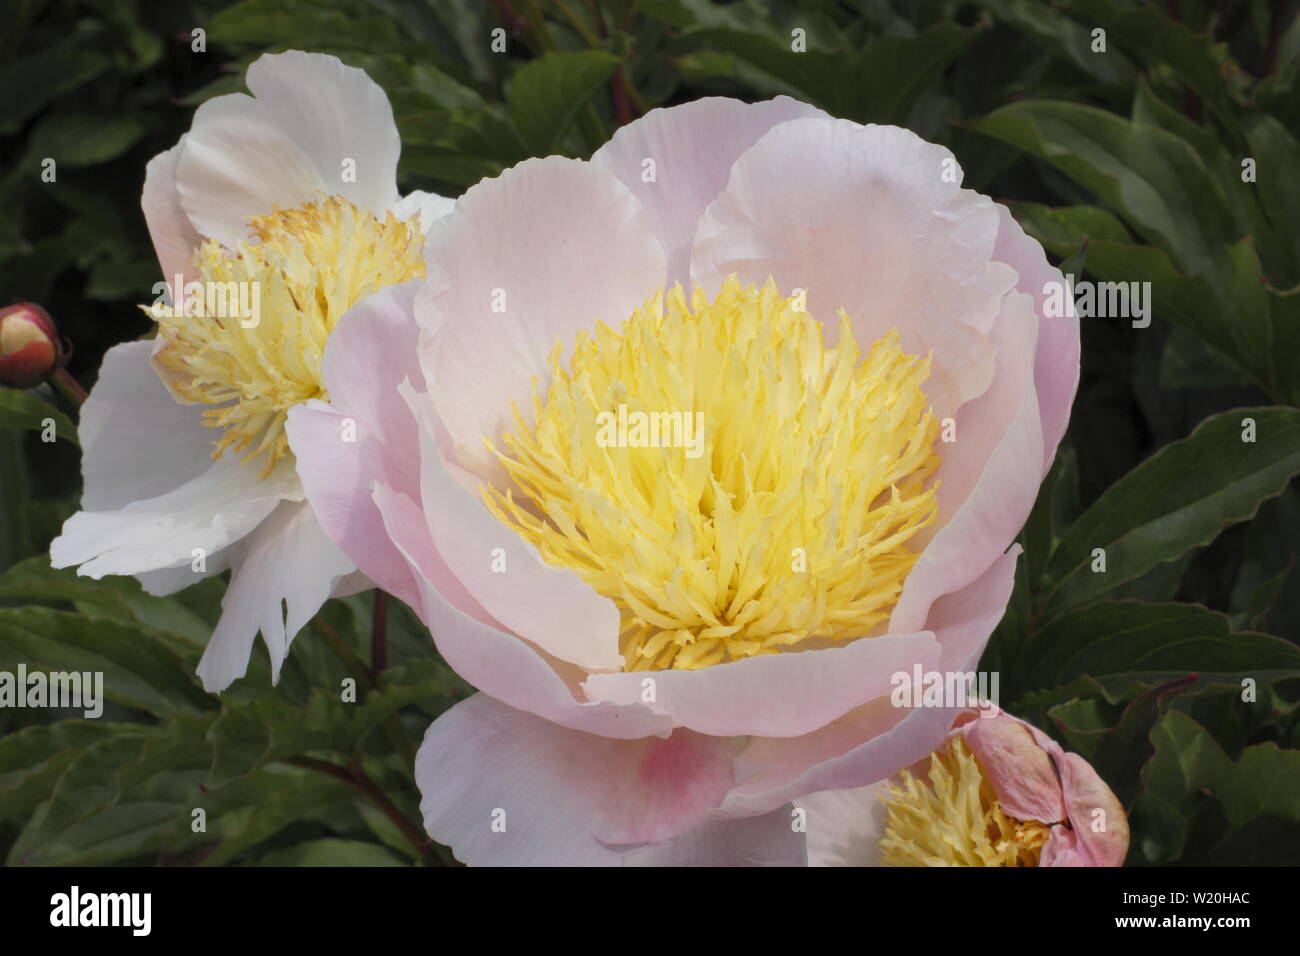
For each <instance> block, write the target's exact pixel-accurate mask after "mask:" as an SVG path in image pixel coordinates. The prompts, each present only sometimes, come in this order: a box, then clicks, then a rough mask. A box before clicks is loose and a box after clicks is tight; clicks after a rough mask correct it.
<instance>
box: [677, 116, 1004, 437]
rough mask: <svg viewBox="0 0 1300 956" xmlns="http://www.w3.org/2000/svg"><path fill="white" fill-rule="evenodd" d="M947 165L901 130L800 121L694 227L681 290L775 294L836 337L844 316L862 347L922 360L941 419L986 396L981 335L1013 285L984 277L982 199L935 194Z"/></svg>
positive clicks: (988, 366)
mask: <svg viewBox="0 0 1300 956" xmlns="http://www.w3.org/2000/svg"><path fill="white" fill-rule="evenodd" d="M945 160H947V161H952V156H951V154H950V153H949V152H948V151H947V150H946V149H944V148H943V147H941V146H935V145H933V144H930V143H926V142H924V141H923V140H921V139H920V138H919V137H917V136H916V135H915V134H913V133H911V132H908V131H907V130H903V129H899V128H897V127H891V126H859V125H858V124H856V123H852V122H849V121H847V120H833V119H800V120H792V121H790V122H787V123H782V124H781V125H779V126H776V127H774V128H773V129H772V130H770V131H769V132H768V133H767V134H766V135H765V136H763V138H762V139H760V140H759V141H758V142H757V143H756V144H755V145H754V146H752V147H751V148H750V149H749V150H748V151H747V152H745V153H744V154H743V155H742V156H741V157H740V158H739V159H738V160H737V161H736V164H735V166H734V167H733V168H732V173H731V179H730V181H729V182H728V184H727V188H726V190H725V191H724V192H723V193H722V194H721V195H720V196H719V197H718V198H717V199H716V200H714V201H713V203H712V204H711V205H710V206H709V208H708V209H707V210H706V211H705V213H704V216H703V218H702V219H701V220H700V226H699V231H698V233H697V235H696V238H695V246H694V251H693V253H692V258H691V277H692V279H693V281H694V282H695V283H697V284H699V285H701V286H703V287H704V288H705V289H706V290H707V291H709V292H713V291H714V290H716V289H717V288H718V286H719V285H720V284H721V282H722V280H723V278H724V277H725V276H727V275H728V274H730V273H735V274H736V275H738V276H739V278H740V279H741V281H742V282H744V283H746V284H749V283H753V284H757V285H761V284H762V283H763V282H764V281H765V280H766V279H767V278H768V276H772V277H773V278H775V280H776V282H777V285H778V286H779V287H780V288H781V290H782V292H783V293H784V294H786V295H789V294H791V293H792V292H793V290H794V289H796V288H800V289H805V290H806V291H807V307H808V310H809V312H811V313H812V315H813V316H814V317H815V318H817V319H819V320H820V321H821V322H822V323H823V325H824V326H825V328H826V331H827V337H828V339H830V340H832V341H833V340H834V339H835V338H836V337H837V328H836V318H835V316H836V313H837V311H838V310H839V309H844V310H846V311H847V312H848V314H849V316H850V317H851V318H852V320H853V323H854V332H855V335H856V336H857V338H858V340H859V342H860V343H862V344H863V345H864V346H866V345H869V344H870V343H872V342H875V341H876V340H877V339H879V338H880V337H881V336H883V335H884V334H885V332H886V331H888V330H889V329H890V328H894V327H896V328H898V330H899V332H900V334H901V336H902V344H903V346H904V348H906V349H907V351H909V352H912V353H915V354H919V355H926V354H928V353H930V352H933V354H934V368H933V374H932V378H931V381H930V382H929V383H927V386H926V390H927V393H929V394H930V397H931V401H932V403H933V404H934V406H935V408H936V410H937V412H938V413H939V414H940V416H941V417H942V416H946V415H948V414H950V413H951V412H952V411H953V410H954V409H956V408H957V407H959V406H960V405H961V403H963V402H965V401H967V400H968V399H971V398H973V397H975V396H977V395H979V394H981V393H982V392H984V390H985V389H986V388H987V387H988V384H989V380H990V377H991V375H992V371H993V349H992V347H991V346H990V345H989V343H988V342H987V341H986V333H987V331H988V329H989V328H990V327H991V325H992V324H993V320H994V319H995V317H996V316H997V315H998V313H999V312H1000V311H1001V300H1002V296H1003V295H1004V294H1005V293H1006V291H1007V290H1008V289H1010V288H1011V286H1012V284H1013V283H1014V281H1015V275H1014V273H1013V272H1012V271H1011V270H1010V269H1009V268H1007V267H1005V266H1001V265H997V266H996V267H995V268H994V267H990V257H991V255H992V252H993V243H994V238H995V236H996V234H997V228H998V217H997V212H996V210H995V207H994V204H993V202H992V200H989V199H988V198H986V197H983V196H979V195H977V194H975V193H973V192H971V191H969V190H963V189H961V188H960V187H959V185H958V181H959V180H960V170H958V169H957V167H956V166H955V163H954V165H953V167H952V169H953V170H954V173H953V177H952V178H954V179H955V180H957V181H952V182H945V181H944V176H943V170H944V162H945Z"/></svg>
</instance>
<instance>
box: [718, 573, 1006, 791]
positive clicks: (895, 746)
mask: <svg viewBox="0 0 1300 956" xmlns="http://www.w3.org/2000/svg"><path fill="white" fill-rule="evenodd" d="M1019 553H1020V549H1019V547H1013V548H1012V549H1011V550H1010V551H1008V552H1007V553H1006V554H1005V555H1003V556H1002V557H1001V558H999V559H998V560H997V561H996V562H995V563H994V564H993V566H992V567H991V568H989V570H988V571H986V572H985V573H984V574H983V575H982V576H981V577H980V578H979V579H978V580H976V581H974V582H972V583H971V584H970V585H968V586H967V587H966V588H964V589H963V590H961V591H959V592H957V593H955V594H948V595H945V596H944V597H942V598H941V599H939V600H938V601H936V602H935V604H934V607H933V609H932V610H931V616H930V621H929V622H928V623H929V624H930V626H931V628H932V630H933V632H934V634H935V636H936V638H937V639H938V641H939V646H940V648H941V649H942V652H941V657H940V659H939V661H938V663H937V664H936V665H935V666H934V668H933V669H935V670H939V671H956V670H960V671H969V670H971V669H973V668H974V667H975V666H976V662H977V661H978V659H979V655H980V653H981V652H982V651H983V648H984V644H985V642H986V641H987V640H988V636H989V634H990V633H992V631H993V628H994V627H995V626H996V625H997V622H998V621H999V620H1000V619H1001V617H1002V613H1003V611H1004V610H1005V609H1006V604H1007V601H1008V599H1009V598H1010V597H1011V589H1012V585H1013V584H1014V582H1015V577H1014V574H1015V566H1016V558H1017V556H1018V555H1019ZM955 717H956V710H955V709H953V708H946V707H918V708H906V709H904V708H895V707H893V706H892V705H891V703H890V701H889V700H888V698H880V699H877V700H874V701H872V702H871V703H869V704H867V705H865V706H863V707H860V708H858V709H857V710H855V711H853V712H851V713H849V714H846V715H845V716H844V717H841V718H840V719H839V720H837V721H834V722H832V723H830V724H828V725H826V726H825V727H823V728H821V729H820V730H817V731H814V732H813V733H810V734H806V735H804V736H802V737H794V738H774V737H761V738H754V740H753V741H751V743H750V746H749V747H748V748H747V749H746V750H745V752H744V753H742V754H741V755H740V757H739V758H737V768H738V775H737V779H738V781H739V782H738V783H737V785H736V787H734V788H733V789H732V790H731V792H730V793H728V794H727V799H726V800H725V801H724V802H723V805H722V809H723V811H724V812H726V813H731V814H736V815H744V814H747V813H762V812H766V811H768V810H771V809H773V808H774V807H777V806H780V805H781V804H783V803H785V802H786V801H789V800H794V799H798V798H799V797H802V796H804V795H806V794H809V793H815V792H817V791H819V790H844V789H855V788H858V787H864V786H867V785H869V784H872V783H875V782H877V781H879V780H883V779H885V778H886V777H888V776H890V775H891V774H893V773H895V772H896V771H897V770H898V769H899V768H900V767H907V766H910V765H911V764H913V763H915V762H916V761H918V760H920V759H922V758H923V757H926V756H927V755H928V754H929V753H930V752H931V751H932V750H934V748H935V747H937V746H938V745H939V744H940V743H941V742H942V741H943V739H944V737H945V736H946V734H947V732H948V730H949V729H950V728H951V727H952V724H953V720H954V718H955Z"/></svg>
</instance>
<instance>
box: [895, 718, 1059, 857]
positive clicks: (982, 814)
mask: <svg viewBox="0 0 1300 956" xmlns="http://www.w3.org/2000/svg"><path fill="white" fill-rule="evenodd" d="M884 801H885V805H886V807H887V808H888V814H889V822H888V826H887V827H886V829H885V835H884V837H883V838H882V839H881V841H880V846H881V849H882V851H883V853H882V855H881V862H882V864H883V865H884V866H1037V865H1038V857H1039V855H1040V854H1041V853H1042V850H1043V845H1044V844H1045V843H1046V842H1047V837H1048V835H1049V834H1050V832H1051V828H1050V827H1049V826H1048V825H1047V824H1045V823H1039V822H1038V821H1036V820H1029V821H1022V820H1016V819H1014V818H1013V817H1009V816H1007V814H1006V813H1005V812H1003V810H1002V806H1001V804H999V803H998V799H997V794H996V792H995V791H994V789H993V785H992V784H991V783H990V782H989V781H988V778H986V777H985V776H984V774H983V772H982V771H981V770H980V767H979V763H978V762H977V761H976V760H975V755H974V754H972V753H971V752H970V749H969V748H968V747H967V746H966V743H965V741H963V740H962V739H961V738H960V737H956V738H954V739H953V740H952V742H951V743H950V744H948V745H947V746H945V747H941V748H940V749H939V750H936V751H935V752H934V753H933V754H932V755H931V756H930V773H929V777H928V779H926V780H918V779H917V778H916V777H915V776H914V775H913V774H912V773H911V772H910V771H907V770H904V771H903V772H902V773H901V774H900V775H899V782H898V783H897V784H896V785H894V786H893V787H891V788H890V792H889V795H888V796H887V797H885V798H884Z"/></svg>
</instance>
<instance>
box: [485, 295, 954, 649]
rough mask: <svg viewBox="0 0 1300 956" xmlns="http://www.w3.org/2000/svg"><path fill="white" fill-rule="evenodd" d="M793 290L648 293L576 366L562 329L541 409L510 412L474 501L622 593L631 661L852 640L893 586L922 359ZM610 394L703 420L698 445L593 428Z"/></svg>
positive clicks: (579, 354) (599, 586) (931, 422)
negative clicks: (620, 437) (491, 481)
mask: <svg viewBox="0 0 1300 956" xmlns="http://www.w3.org/2000/svg"><path fill="white" fill-rule="evenodd" d="M800 303H801V299H798V298H782V297H781V295H780V294H779V293H778V292H777V289H776V285H775V284H774V283H773V282H772V281H771V280H768V283H767V284H766V286H765V287H764V288H763V289H761V290H759V289H756V288H753V287H751V288H748V289H745V288H742V287H741V285H740V284H739V283H738V282H736V281H735V279H734V278H733V279H729V280H728V281H727V282H726V283H725V284H724V285H723V288H722V289H721V291H720V292H719V293H718V295H717V297H716V298H715V299H714V301H713V302H709V301H707V300H706V298H705V296H704V294H703V293H702V292H701V291H699V290H696V292H695V293H694V295H693V296H692V298H691V300H690V301H689V302H688V301H687V300H686V297H685V295H684V294H683V293H682V291H681V289H680V288H675V289H673V290H672V291H671V292H669V293H667V295H664V294H662V293H656V294H655V295H653V296H652V297H651V298H650V299H649V300H648V301H647V303H646V304H645V306H644V307H643V308H641V309H638V310H637V311H635V312H634V313H633V314H632V316H631V318H629V319H628V320H627V321H626V322H624V323H623V325H622V328H621V330H620V331H614V330H613V329H611V328H609V327H607V326H605V325H603V324H597V326H596V328H595V330H594V332H593V333H592V334H590V335H589V334H587V333H585V332H584V333H579V335H578V337H577V341H576V344H575V346H574V352H573V356H572V359H571V361H570V363H569V368H568V369H567V370H566V369H565V368H563V367H562V366H561V362H560V358H561V353H562V351H563V346H564V343H562V342H561V343H557V345H556V347H555V349H554V350H553V352H552V353H551V356H550V366H551V384H550V387H549V390H548V392H547V394H546V397H545V399H543V398H542V397H541V396H540V395H538V394H534V396H533V408H532V411H533V415H532V419H533V422H535V424H532V425H530V424H529V423H528V422H527V421H526V420H525V419H524V417H523V416H522V415H521V414H520V412H519V409H518V408H516V409H515V410H514V412H515V422H516V426H517V429H516V431H515V432H514V433H513V434H508V435H505V436H503V438H502V443H503V445H504V446H505V447H504V450H500V451H497V455H498V457H499V460H500V461H501V463H502V464H503V466H504V468H505V470H506V471H507V472H508V474H509V477H510V479H511V480H512V482H513V484H514V488H509V489H506V490H505V491H504V493H503V492H502V491H501V490H499V489H494V488H485V489H484V499H485V501H486V502H487V504H488V507H489V508H491V509H492V510H493V512H494V513H495V514H496V516H497V517H498V518H500V519H501V520H502V521H504V522H505V523H506V524H508V525H509V526H510V527H512V528H514V529H515V530H516V531H518V532H519V534H521V535H522V536H523V537H524V538H525V539H526V540H528V541H529V542H531V543H532V544H533V545H535V546H536V547H537V548H538V549H539V551H540V553H541V555H542V557H543V558H544V559H545V560H546V561H547V562H548V563H549V564H551V565H554V566H557V567H564V568H570V569H572V570H573V571H575V572H576V573H577V574H579V575H580V576H581V577H582V578H583V579H584V580H585V581H586V582H587V583H588V584H590V585H591V587H592V588H593V589H595V590H596V591H597V592H598V593H600V594H602V595H605V596H606V597H609V598H610V599H611V600H613V601H614V602H615V603H616V604H617V605H618V607H619V608H620V610H621V611H622V634H621V642H620V650H621V652H622V654H623V658H624V663H625V667H626V669H628V670H649V669H655V670H658V669H664V668H669V667H675V668H696V667H704V666H707V665H710V664H716V663H719V662H722V661H728V660H735V659H739V658H744V657H748V656H751V655H754V654H768V653H773V652H776V651H780V650H783V649H786V648H789V647H791V646H792V645H795V644H798V643H799V642H801V641H805V640H808V639H810V638H823V639H827V640H830V641H843V640H849V639H852V638H856V637H862V636H864V635H867V634H868V633H869V632H871V631H872V629H873V628H875V627H876V626H877V625H879V624H880V623H881V622H883V621H885V620H886V619H887V618H888V616H889V613H890V610H891V609H892V607H893V605H894V603H895V602H896V601H897V599H898V595H899V592H900V591H901V590H902V585H903V580H904V578H906V576H907V574H908V572H909V571H910V570H911V568H912V565H913V563H914V562H915V560H916V554H914V553H912V552H911V551H909V550H908V548H907V547H906V544H907V541H908V540H909V539H910V538H911V537H912V536H913V535H915V534H916V532H917V531H918V530H920V529H921V528H922V527H924V526H925V525H927V524H928V523H929V522H930V521H932V520H933V518H934V515H935V511H936V508H937V505H936V501H935V494H934V488H932V487H927V482H928V479H930V478H931V476H932V475H933V472H934V470H935V468H937V467H938V463H939V459H938V457H937V456H936V455H935V454H934V451H933V444H934V439H935V437H936V435H937V431H938V425H937V423H936V421H935V419H934V416H933V414H932V413H931V411H930V408H929V403H928V402H927V400H926V396H925V393H924V391H923V390H922V388H921V384H922V382H924V380H925V379H926V378H927V376H928V375H929V367H930V363H929V360H928V359H926V360H920V359H918V358H917V357H916V356H912V355H907V354H905V353H904V352H903V350H902V348H901V347H900V346H899V339H898V334H897V332H896V331H892V330H891V332H890V333H889V334H887V335H886V336H885V337H884V338H883V339H882V340H881V341H879V342H877V343H876V344H875V345H874V346H872V348H871V349H870V350H869V351H868V352H867V353H866V355H865V356H863V355H862V353H861V351H860V349H859V347H858V344H857V342H856V341H855V340H854V337H853V329H852V325H851V323H850V320H849V318H848V316H847V315H845V314H844V313H843V312H841V313H840V337H839V343H838V344H837V345H836V346H835V347H833V348H827V347H826V344H825V341H824V339H823V335H822V327H821V323H819V322H817V321H815V320H814V319H813V317H812V316H810V315H808V314H807V313H806V312H804V311H803V310H802V307H801V304H800ZM620 406H624V410H625V411H626V412H627V417H629V418H630V417H632V416H633V415H635V414H636V413H644V414H646V415H649V414H653V413H658V414H671V413H674V412H677V413H681V416H682V421H685V422H691V423H694V422H695V421H697V420H698V421H699V423H700V424H701V425H702V427H703V435H702V436H700V443H699V445H697V446H696V447H695V448H694V449H693V450H692V449H691V448H689V447H662V445H663V443H662V442H661V443H659V444H660V445H661V447H646V446H645V445H646V443H645V442H635V441H630V440H629V441H626V442H623V443H622V444H621V445H620V444H618V443H610V442H609V441H607V440H605V441H602V440H600V439H601V436H602V422H604V423H605V424H608V422H609V421H610V417H611V416H613V415H614V413H615V411H616V410H618V409H619V407H620ZM696 413H700V414H698V415H697V414H696ZM605 434H607V432H605ZM625 446H632V447H625ZM492 447H493V446H492V443H491V442H489V448H492ZM494 450H495V449H494ZM519 493H522V494H519ZM805 646H806V645H805Z"/></svg>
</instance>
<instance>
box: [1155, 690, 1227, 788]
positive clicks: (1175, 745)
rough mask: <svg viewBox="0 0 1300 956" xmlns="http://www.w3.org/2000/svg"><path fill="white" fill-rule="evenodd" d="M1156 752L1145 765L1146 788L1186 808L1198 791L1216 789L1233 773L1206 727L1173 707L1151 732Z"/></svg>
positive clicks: (1225, 757)
mask: <svg viewBox="0 0 1300 956" xmlns="http://www.w3.org/2000/svg"><path fill="white" fill-rule="evenodd" d="M1151 743H1152V745H1154V747H1155V753H1154V754H1153V755H1152V757H1151V759H1150V760H1149V761H1147V764H1146V766H1145V767H1143V768H1142V782H1143V785H1144V786H1145V788H1146V789H1147V790H1148V791H1150V792H1152V793H1155V794H1157V795H1158V796H1160V797H1161V798H1162V799H1164V800H1165V801H1167V802H1168V803H1169V804H1171V805H1173V806H1175V807H1180V808H1187V807H1188V806H1189V805H1190V804H1191V802H1192V801H1193V799H1194V798H1195V795H1196V794H1197V792H1198V791H1202V790H1205V791H1209V792H1213V791H1215V790H1217V788H1218V787H1219V786H1220V785H1221V783H1222V782H1223V781H1224V780H1225V779H1226V778H1227V777H1228V775H1229V774H1230V773H1231V772H1232V761H1231V760H1230V759H1229V758H1228V755H1227V754H1226V753H1224V752H1223V748H1222V747H1220V746H1219V744H1218V743H1217V742H1216V741H1215V739H1214V738H1213V737H1211V736H1210V735H1209V733H1207V732H1206V730H1205V728H1204V727H1202V726H1201V725H1200V724H1198V723H1197V722H1196V721H1194V720H1193V719H1192V718H1191V717H1188V716H1187V715H1186V714H1183V713H1180V712H1179V711H1176V710H1171V711H1170V712H1169V713H1167V714H1165V716H1164V718H1163V719H1162V720H1161V721H1160V723H1158V724H1157V725H1156V726H1155V728H1154V729H1153V730H1152V731H1151Z"/></svg>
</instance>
